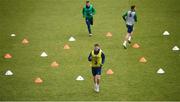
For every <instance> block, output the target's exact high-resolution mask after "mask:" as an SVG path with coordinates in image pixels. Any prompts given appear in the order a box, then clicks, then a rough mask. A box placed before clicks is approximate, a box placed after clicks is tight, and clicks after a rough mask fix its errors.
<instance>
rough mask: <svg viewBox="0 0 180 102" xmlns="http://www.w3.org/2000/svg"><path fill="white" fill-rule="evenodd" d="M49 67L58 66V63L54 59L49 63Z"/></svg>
mask: <svg viewBox="0 0 180 102" xmlns="http://www.w3.org/2000/svg"><path fill="white" fill-rule="evenodd" d="M51 67H53V68H55V67H59V64H58V63H57V62H56V61H54V62H52V63H51Z"/></svg>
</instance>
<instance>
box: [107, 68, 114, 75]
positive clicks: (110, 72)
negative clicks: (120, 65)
mask: <svg viewBox="0 0 180 102" xmlns="http://www.w3.org/2000/svg"><path fill="white" fill-rule="evenodd" d="M106 74H108V75H111V74H114V72H113V71H112V70H111V69H108V70H107V72H106Z"/></svg>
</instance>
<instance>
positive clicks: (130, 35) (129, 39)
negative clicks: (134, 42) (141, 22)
mask: <svg viewBox="0 0 180 102" xmlns="http://www.w3.org/2000/svg"><path fill="white" fill-rule="evenodd" d="M129 29H130V31H129V32H130V34H129V37H128V42H129V43H131V38H132V34H133V25H132V26H130V28H129Z"/></svg>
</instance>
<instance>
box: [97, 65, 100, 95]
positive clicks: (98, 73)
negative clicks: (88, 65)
mask: <svg viewBox="0 0 180 102" xmlns="http://www.w3.org/2000/svg"><path fill="white" fill-rule="evenodd" d="M96 72H97V73H96V82H97V86H96V88H97V90H96V92H99V86H100V79H101V68H97V70H96Z"/></svg>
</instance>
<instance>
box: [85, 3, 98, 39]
mask: <svg viewBox="0 0 180 102" xmlns="http://www.w3.org/2000/svg"><path fill="white" fill-rule="evenodd" d="M95 13H96V10H95V9H94V7H93V5H92V4H90V1H86V5H85V6H84V7H83V10H82V14H83V17H84V18H85V20H86V24H87V28H88V31H89V36H92V32H91V25H93V15H94V14H95Z"/></svg>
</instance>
